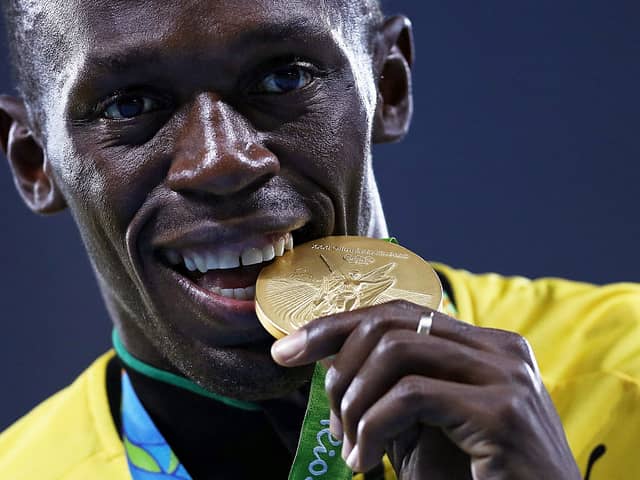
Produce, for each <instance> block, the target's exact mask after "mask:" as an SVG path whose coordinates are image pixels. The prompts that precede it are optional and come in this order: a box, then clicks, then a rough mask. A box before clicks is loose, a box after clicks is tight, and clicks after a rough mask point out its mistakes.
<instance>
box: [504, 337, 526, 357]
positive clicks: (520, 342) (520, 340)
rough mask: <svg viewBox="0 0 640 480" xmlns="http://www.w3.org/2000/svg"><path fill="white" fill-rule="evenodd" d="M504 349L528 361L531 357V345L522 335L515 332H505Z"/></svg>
mask: <svg viewBox="0 0 640 480" xmlns="http://www.w3.org/2000/svg"><path fill="white" fill-rule="evenodd" d="M504 337H505V341H504V344H505V345H504V346H505V349H506V350H507V351H508V352H509V353H512V354H514V355H515V356H516V357H518V358H521V359H523V360H527V361H529V360H530V359H531V352H532V350H531V345H530V344H529V341H528V340H527V339H526V338H524V337H523V336H522V335H519V334H517V333H515V332H505V334H504Z"/></svg>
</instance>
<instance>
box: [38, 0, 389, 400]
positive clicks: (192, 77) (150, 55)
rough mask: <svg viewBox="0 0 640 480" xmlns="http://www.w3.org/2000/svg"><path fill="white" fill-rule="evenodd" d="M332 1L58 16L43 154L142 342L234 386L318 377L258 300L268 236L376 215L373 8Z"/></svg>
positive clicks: (212, 380) (274, 0)
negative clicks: (265, 321)
mask: <svg viewBox="0 0 640 480" xmlns="http://www.w3.org/2000/svg"><path fill="white" fill-rule="evenodd" d="M331 3H332V2H321V1H317V2H316V1H312V2H309V1H308V0H299V1H293V2H292V1H291V0H286V1H285V0H253V1H240V0H218V1H201V0H195V1H182V0H181V1H175V2H173V1H172V2H170V1H166V0H157V1H155V0H151V1H146V2H131V1H109V2H102V1H98V0H94V1H83V2H78V3H77V4H75V5H73V6H72V7H71V6H69V5H68V4H67V7H50V8H51V11H50V12H49V13H48V15H49V16H50V18H52V19H55V20H53V21H55V22H58V23H59V24H58V29H59V30H64V31H65V36H66V39H67V40H66V42H67V44H68V47H69V51H68V60H67V61H66V62H65V64H64V68H63V69H62V73H61V74H60V75H58V76H57V77H56V82H54V83H55V89H53V90H51V91H52V93H53V94H52V95H50V96H49V97H48V98H47V100H46V101H45V108H46V112H47V113H46V132H47V133H46V138H45V151H46V154H47V156H48V159H49V161H50V164H51V169H52V176H53V177H54V178H55V179H56V182H57V184H58V186H59V188H60V190H61V191H62V193H63V195H64V197H65V200H66V202H67V204H68V205H69V207H70V209H71V211H72V213H73V215H74V217H75V219H76V221H77V223H78V225H79V228H80V231H81V233H82V237H83V239H84V242H85V244H86V246H87V248H88V251H89V254H90V257H91V260H92V262H93V265H94V268H95V270H96V272H97V275H98V279H99V282H100V286H101V289H102V292H103V295H104V297H105V299H106V302H107V305H108V308H109V310H110V312H111V314H112V316H113V317H114V319H115V321H116V323H117V324H118V326H119V327H120V328H121V331H122V332H123V333H124V334H125V340H126V342H127V344H128V345H129V347H130V348H131V349H132V350H133V351H134V352H135V353H136V354H138V355H140V356H143V357H146V359H148V360H151V361H153V362H154V363H162V364H163V365H162V366H164V367H165V368H169V369H173V370H177V371H179V372H181V373H183V374H185V375H187V376H190V377H191V378H193V379H195V380H196V381H198V382H200V383H201V384H203V385H205V386H207V387H209V388H212V389H214V390H217V391H221V392H222V393H225V394H231V395H238V396H244V397H245V398H251V397H260V396H269V395H271V394H275V393H278V392H281V391H284V390H286V389H289V388H291V387H292V386H293V385H294V384H297V383H298V382H299V381H300V379H301V378H303V376H304V375H305V374H306V372H297V373H291V372H284V370H282V369H280V368H279V367H277V366H276V365H275V364H274V363H273V362H272V361H271V359H270V357H269V354H268V347H269V345H270V343H271V342H272V339H271V338H270V337H269V336H268V334H267V333H266V332H265V330H264V329H263V328H262V327H261V326H260V324H259V323H258V321H257V319H256V316H255V313H254V302H253V300H252V299H251V298H250V297H251V289H252V286H253V285H255V282H256V278H257V275H258V273H259V271H260V269H261V268H262V267H263V266H264V265H265V264H266V263H265V262H266V261H268V260H270V258H271V257H272V255H273V253H272V251H273V250H275V252H276V253H279V252H278V250H280V251H281V249H282V244H283V241H285V242H286V241H287V240H288V238H289V235H292V237H293V239H294V241H295V243H300V242H304V241H307V240H310V239H312V238H317V237H320V236H325V235H332V234H366V233H367V228H368V227H369V221H370V207H371V205H370V197H371V192H370V191H369V188H370V185H371V183H370V179H371V178H372V177H371V173H370V165H369V154H370V143H371V131H372V122H373V116H374V111H375V107H376V95H377V92H376V84H375V79H374V74H373V66H372V59H371V56H370V55H369V53H368V51H367V45H366V42H365V40H364V38H363V36H361V35H360V34H359V33H358V30H359V27H358V25H357V22H358V21H362V22H364V20H363V19H361V20H358V19H353V18H349V17H348V16H345V15H344V14H342V15H340V14H339V12H338V9H337V8H336V7H335V6H331ZM53 9H57V10H56V11H54V10H53ZM70 25H72V27H69V26H70ZM260 255H262V257H261V256H260ZM261 260H264V261H261ZM253 262H258V263H257V264H254V265H243V264H245V263H246V264H251V263H253ZM197 267H199V270H203V271H204V272H205V273H203V272H201V271H198V270H195V271H193V269H194V268H197ZM245 296H246V297H247V298H248V299H244V298H245ZM265 385H266V386H268V387H265ZM261 392H262V393H261Z"/></svg>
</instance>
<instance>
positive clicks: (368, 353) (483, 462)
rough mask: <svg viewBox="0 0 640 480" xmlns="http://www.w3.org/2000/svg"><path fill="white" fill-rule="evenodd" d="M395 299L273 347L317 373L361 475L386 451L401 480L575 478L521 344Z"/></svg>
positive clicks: (335, 427)
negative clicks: (427, 318)
mask: <svg viewBox="0 0 640 480" xmlns="http://www.w3.org/2000/svg"><path fill="white" fill-rule="evenodd" d="M429 311H430V310H428V309H426V308H424V307H420V306H418V305H414V304H412V303H409V302H405V301H395V302H390V303H385V304H383V305H378V306H375V307H369V308H365V309H360V310H355V311H352V312H345V313H342V314H339V315H333V316H328V317H323V318H319V319H316V320H314V321H313V322H311V323H309V324H308V325H306V326H305V327H303V328H302V329H300V330H298V331H297V332H295V333H293V334H292V335H289V336H288V337H286V338H285V339H282V340H280V341H279V342H276V343H275V344H274V346H273V349H272V355H273V358H274V360H275V361H276V362H277V363H279V364H281V365H283V366H287V367H293V366H300V365H305V364H309V363H313V362H316V361H319V360H322V359H326V358H327V357H330V356H332V355H335V357H334V359H333V361H332V365H331V367H330V368H329V370H328V372H327V377H326V389H327V395H328V397H329V401H330V405H331V410H332V413H331V416H332V422H331V424H332V425H331V428H332V432H333V433H334V435H335V436H337V437H338V438H340V436H341V435H342V433H343V434H344V437H343V440H344V445H343V456H344V457H345V458H346V459H347V463H349V465H350V466H351V467H352V469H354V470H355V471H368V470H370V469H371V468H373V467H375V466H376V465H377V464H379V462H380V459H381V458H382V456H383V454H384V453H385V452H386V453H387V454H388V455H389V458H390V460H391V462H392V464H393V466H394V469H395V471H396V473H397V474H398V477H399V478H400V479H402V480H407V479H411V480H417V479H424V478H429V479H434V478H448V479H450V478H474V479H476V480H497V479H507V478H508V479H513V478H517V479H536V480H537V479H541V478H544V479H562V480H570V479H580V472H579V470H578V468H577V466H576V464H575V461H574V459H573V456H572V454H571V451H570V449H569V446H568V444H567V440H566V437H565V434H564V430H563V428H562V424H561V422H560V419H559V418H558V415H557V413H556V411H555V408H554V406H553V403H552V401H551V399H550V397H549V395H548V393H547V391H546V389H545V387H544V385H543V383H542V380H541V378H540V373H539V371H538V367H537V364H536V361H535V358H534V356H533V352H532V351H531V348H530V347H529V344H528V343H527V341H526V340H525V339H524V338H522V337H521V336H519V335H517V334H515V333H511V332H506V331H502V330H494V329H487V328H479V327H474V326H472V325H468V324H466V323H463V322H460V321H457V320H455V319H453V318H451V317H448V316H447V315H444V314H441V313H437V312H436V313H435V314H434V318H433V326H432V329H431V334H430V335H424V334H418V333H417V332H416V328H417V325H418V319H419V318H420V316H421V315H422V314H424V313H427V312H429Z"/></svg>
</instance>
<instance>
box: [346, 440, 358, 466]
mask: <svg viewBox="0 0 640 480" xmlns="http://www.w3.org/2000/svg"><path fill="white" fill-rule="evenodd" d="M346 463H347V465H349V468H350V469H351V470H356V469H357V468H358V445H356V446H355V447H353V450H352V451H351V453H350V454H349V457H347V460H346Z"/></svg>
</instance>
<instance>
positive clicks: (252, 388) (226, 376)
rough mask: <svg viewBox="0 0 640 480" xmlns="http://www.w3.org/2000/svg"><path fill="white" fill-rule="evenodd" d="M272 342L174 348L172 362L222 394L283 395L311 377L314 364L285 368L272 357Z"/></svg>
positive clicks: (256, 398) (241, 397) (248, 397)
mask: <svg viewBox="0 0 640 480" xmlns="http://www.w3.org/2000/svg"><path fill="white" fill-rule="evenodd" d="M271 343H272V342H268V343H263V344H257V345H253V346H244V347H225V348H220V347H202V346H200V348H199V349H198V350H197V352H198V353H197V354H194V353H193V350H192V351H191V352H183V353H178V352H176V353H177V354H178V355H177V358H175V359H172V360H174V362H172V363H174V365H175V366H176V367H177V369H178V370H179V371H180V372H181V373H182V374H183V375H184V376H186V377H187V378H190V379H191V380H193V381H194V382H196V383H197V384H198V385H200V386H201V387H203V388H205V389H206V390H209V391H211V392H214V393H217V394H219V395H223V396H225V397H230V398H235V399H238V400H243V401H262V400H270V399H275V398H280V397H284V396H286V395H287V394H289V393H291V392H294V391H295V390H298V389H299V388H301V387H302V386H303V385H304V384H305V383H307V382H308V381H310V379H311V375H312V374H313V368H314V366H313V365H308V366H305V367H297V368H285V367H282V366H280V365H278V364H277V363H275V362H274V361H273V359H272V358H271V354H270V347H271Z"/></svg>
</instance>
